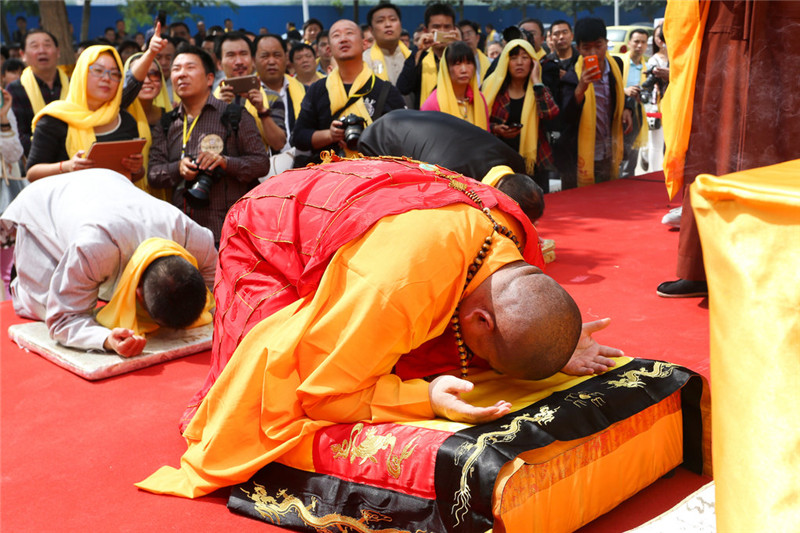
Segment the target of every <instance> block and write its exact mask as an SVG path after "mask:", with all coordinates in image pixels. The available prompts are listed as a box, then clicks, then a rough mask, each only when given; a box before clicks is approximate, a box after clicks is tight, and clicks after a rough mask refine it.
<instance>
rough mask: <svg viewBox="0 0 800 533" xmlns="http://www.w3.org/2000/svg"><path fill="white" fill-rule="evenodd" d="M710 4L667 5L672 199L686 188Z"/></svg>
mask: <svg viewBox="0 0 800 533" xmlns="http://www.w3.org/2000/svg"><path fill="white" fill-rule="evenodd" d="M709 4H710V2H699V1H698V0H682V1H681V2H668V3H667V10H666V11H665V13H664V39H665V40H666V41H667V42H668V43H669V66H670V69H669V90H668V91H667V92H666V93H665V94H664V99H663V100H661V111H662V113H663V118H662V119H661V123H662V124H663V127H664V147H665V152H664V178H665V180H666V185H667V193H668V194H669V198H670V200H671V199H672V198H674V197H675V194H677V192H678V191H680V190H681V189H683V167H684V164H685V163H686V150H687V149H688V148H689V133H690V132H691V130H692V110H693V102H694V86H695V82H696V80H697V66H698V65H699V63H700V51H701V49H702V44H703V31H704V30H705V27H706V20H707V19H708V10H709Z"/></svg>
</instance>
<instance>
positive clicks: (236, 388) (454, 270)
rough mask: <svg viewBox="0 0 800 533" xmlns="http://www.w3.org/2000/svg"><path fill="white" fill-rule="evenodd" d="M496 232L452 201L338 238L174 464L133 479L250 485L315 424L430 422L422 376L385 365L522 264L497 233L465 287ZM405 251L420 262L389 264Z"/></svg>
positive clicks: (251, 342)
mask: <svg viewBox="0 0 800 533" xmlns="http://www.w3.org/2000/svg"><path fill="white" fill-rule="evenodd" d="M492 214H493V216H495V217H497V218H498V219H499V220H498V221H499V222H500V223H501V224H509V223H510V222H509V219H508V218H506V217H504V216H503V215H502V213H501V212H499V211H497V210H495V211H493V212H492ZM510 227H512V228H514V229H513V231H515V233H516V234H519V233H518V231H517V228H516V226H515V225H514V223H512V225H511V226H510ZM491 233H492V225H491V223H490V222H489V220H488V218H487V217H486V216H485V215H484V214H483V213H481V212H480V211H479V210H477V209H474V208H471V207H468V206H465V205H454V206H448V207H444V208H440V209H426V210H413V211H409V212H407V213H403V214H400V215H395V216H391V217H387V218H384V219H382V220H381V221H379V222H378V223H377V224H375V225H374V226H373V227H372V229H370V231H369V232H368V233H367V234H366V235H365V236H364V237H362V238H359V239H355V240H354V241H351V242H349V243H348V244H346V245H344V246H343V247H342V248H340V249H339V251H337V252H336V254H335V256H334V257H333V259H332V260H331V263H330V264H329V265H328V267H327V268H326V271H325V274H324V275H323V277H322V280H321V282H320V285H319V287H318V288H317V290H316V292H315V293H314V294H311V295H308V296H306V297H305V298H302V299H301V300H298V301H297V302H294V303H292V304H290V305H289V306H287V307H286V308H284V309H282V310H280V311H278V312H277V313H275V314H273V315H272V316H270V317H268V318H266V319H265V320H264V321H262V322H261V323H259V324H258V325H256V326H255V327H254V328H253V329H252V330H251V331H250V332H249V333H248V334H247V336H246V337H245V338H244V339H243V340H242V342H241V344H240V345H239V347H238V348H237V349H236V351H235V352H234V354H233V357H232V358H231V360H230V361H229V362H228V364H227V366H226V367H225V369H224V371H223V372H222V374H221V375H220V377H219V379H218V380H217V382H216V383H215V384H214V386H213V387H212V388H211V390H210V391H209V393H208V396H207V397H206V398H205V400H203V403H202V404H201V405H200V408H199V410H198V411H197V414H196V415H195V416H194V418H193V419H192V422H191V424H190V425H189V427H188V428H187V429H186V432H185V433H184V436H185V437H186V439H187V443H188V450H187V451H186V453H185V454H184V455H183V457H182V458H181V467H180V470H176V469H174V468H171V467H162V468H161V469H160V470H158V471H157V472H156V473H154V474H153V475H151V476H150V477H149V478H147V479H146V480H144V481H142V482H140V483H138V484H137V486H138V487H139V488H142V489H145V490H148V491H151V492H157V493H165V494H174V495H178V496H184V497H197V496H202V495H204V494H208V493H210V492H212V491H214V490H216V489H217V488H219V487H222V486H226V485H233V484H236V483H240V482H243V481H246V480H247V479H249V478H250V477H251V476H252V475H253V474H254V473H255V472H257V471H258V470H259V469H261V468H262V467H263V466H264V465H266V464H268V463H270V462H272V461H275V460H277V459H279V458H280V457H281V456H283V455H284V454H286V453H288V452H290V451H292V450H293V448H294V447H295V446H296V445H297V444H298V443H300V442H301V441H302V440H303V438H304V437H305V436H307V435H311V434H313V433H314V432H315V431H317V430H318V429H320V428H323V427H326V426H330V425H333V424H335V423H340V422H355V421H360V420H363V421H370V422H371V423H380V422H390V421H395V422H396V421H409V420H422V419H431V418H433V417H434V414H433V412H432V410H431V406H430V400H429V398H428V383H427V382H426V381H425V380H421V379H413V380H408V381H401V380H400V379H399V378H398V377H397V376H396V375H394V374H392V373H391V370H392V368H393V367H394V365H395V363H396V362H397V360H398V359H399V358H400V357H401V356H402V355H403V354H405V353H408V352H409V351H411V350H412V349H413V348H415V347H417V346H420V345H421V344H422V343H424V342H425V341H427V340H429V339H432V338H435V337H438V336H439V335H441V334H442V333H443V332H445V330H446V329H447V328H448V327H449V323H450V318H451V316H452V314H453V312H454V310H455V308H456V305H458V302H459V301H460V299H461V298H462V297H463V296H464V295H466V294H469V293H471V292H472V291H473V290H474V289H475V288H476V287H478V285H480V284H481V282H483V281H484V280H485V279H486V278H487V277H488V276H489V275H490V274H491V273H493V272H495V271H496V270H497V269H499V268H500V267H502V266H503V265H506V264H508V263H510V262H513V261H518V260H521V256H520V254H519V252H518V251H517V249H516V246H514V245H513V243H511V241H510V240H509V239H506V238H501V237H499V236H497V235H495V239H494V243H493V244H492V248H491V250H490V252H489V254H488V255H487V256H486V259H485V260H484V263H483V265H482V267H481V268H480V269H479V270H478V272H477V274H476V276H475V278H474V279H473V280H472V281H471V282H470V284H469V286H468V287H467V289H466V290H465V294H464V295H462V288H463V284H464V280H465V279H466V275H467V269H468V267H469V266H470V264H472V261H473V259H474V256H475V253H476V250H480V248H481V245H482V244H483V242H484V239H485V238H486V236H487V235H490V234H491ZM409 235H414V236H415V238H414V239H411V240H410V241H409V239H408V236H409ZM400 243H402V244H400ZM434 244H435V245H434ZM442 249H446V250H447V251H448V252H447V253H446V254H442V253H441V250H442ZM401 250H402V253H403V254H406V255H410V256H412V257H414V258H415V261H413V262H398V261H392V260H391V258H392V257H395V256H396V255H397V254H398V253H400V251H401ZM420 302H425V305H421V304H420ZM454 363H455V362H454ZM456 364H457V363H456Z"/></svg>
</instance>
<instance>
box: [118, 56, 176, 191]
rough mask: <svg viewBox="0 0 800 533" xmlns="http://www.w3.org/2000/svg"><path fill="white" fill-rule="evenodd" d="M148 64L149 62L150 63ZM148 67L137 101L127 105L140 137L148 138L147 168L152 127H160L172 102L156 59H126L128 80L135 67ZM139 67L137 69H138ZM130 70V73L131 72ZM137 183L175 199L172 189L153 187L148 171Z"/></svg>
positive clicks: (144, 153)
mask: <svg viewBox="0 0 800 533" xmlns="http://www.w3.org/2000/svg"><path fill="white" fill-rule="evenodd" d="M148 63H149V65H148ZM145 66H147V73H146V75H145V77H144V80H143V81H142V82H141V89H140V90H139V96H138V97H137V98H136V100H134V102H133V103H132V104H131V105H130V106H128V109H127V111H128V113H130V114H131V115H132V116H133V118H135V119H136V123H137V125H138V127H139V133H140V136H141V137H143V138H144V139H146V140H147V143H146V144H145V145H144V149H143V150H142V156H143V158H144V168H145V171H146V170H147V162H148V160H149V155H150V145H151V144H152V142H153V136H152V135H151V133H150V128H151V127H160V126H159V123H160V121H161V116H162V115H163V114H164V113H166V112H169V111H171V110H172V104H171V103H170V101H169V95H168V94H167V88H166V82H165V80H164V74H163V73H162V71H161V66H160V65H159V64H158V61H155V60H153V59H151V60H149V61H148V58H147V57H146V56H145V54H142V53H138V54H134V55H132V56H131V57H130V58H129V59H128V61H126V62H125V76H126V83H127V82H128V79H129V77H130V76H131V75H135V74H133V73H134V69H136V70H139V69H143V68H144V67H145ZM137 67H138V68H137ZM129 73H131V74H129ZM134 184H135V185H136V186H137V187H139V188H140V189H142V190H143V191H146V192H148V193H150V194H151V195H153V196H155V197H156V198H159V199H161V200H165V201H170V199H171V198H172V189H171V188H167V189H164V188H158V187H153V186H151V185H150V183H149V182H148V180H147V172H145V173H144V176H142V178H141V179H139V180H136V181H134Z"/></svg>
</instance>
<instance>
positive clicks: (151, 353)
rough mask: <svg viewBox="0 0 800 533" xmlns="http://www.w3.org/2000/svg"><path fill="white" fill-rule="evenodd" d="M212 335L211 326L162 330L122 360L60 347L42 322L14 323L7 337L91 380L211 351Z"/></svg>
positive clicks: (113, 356) (109, 354) (121, 358)
mask: <svg viewBox="0 0 800 533" xmlns="http://www.w3.org/2000/svg"><path fill="white" fill-rule="evenodd" d="M212 332H213V324H207V325H205V326H201V327H198V328H192V329H177V330H176V329H167V328H161V329H159V330H158V331H157V332H155V333H152V334H148V335H147V344H146V345H145V347H144V351H143V352H142V353H141V354H140V355H137V356H136V357H130V358H125V357H121V356H119V355H117V354H115V353H109V352H97V351H94V350H90V351H85V350H80V349H76V348H68V347H66V346H62V345H61V344H58V343H57V342H56V341H54V340H53V339H51V338H50V334H49V332H48V331H47V326H46V325H45V323H44V322H29V323H25V324H15V325H13V326H10V327H9V328H8V336H9V337H10V338H11V340H13V341H14V342H16V343H17V345H19V347H20V348H24V349H26V350H28V351H31V352H34V353H37V354H39V355H41V356H42V357H44V358H45V359H48V360H50V361H52V362H53V363H55V364H57V365H58V366H61V367H63V368H66V369H67V370H69V371H70V372H73V373H75V374H78V375H79V376H81V377H82V378H85V379H88V380H90V381H95V380H98V379H104V378H108V377H111V376H117V375H119V374H124V373H126V372H132V371H134V370H139V369H140V368H145V367H148V366H152V365H156V364H158V363H163V362H165V361H171V360H172V359H177V358H178V357H184V356H187V355H191V354H194V353H197V352H202V351H203V350H208V349H209V348H211V334H212Z"/></svg>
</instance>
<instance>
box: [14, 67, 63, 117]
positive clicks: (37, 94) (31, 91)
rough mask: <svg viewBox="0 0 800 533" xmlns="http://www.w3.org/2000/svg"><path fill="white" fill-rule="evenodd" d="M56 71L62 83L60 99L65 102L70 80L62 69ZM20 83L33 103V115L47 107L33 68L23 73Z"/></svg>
mask: <svg viewBox="0 0 800 533" xmlns="http://www.w3.org/2000/svg"><path fill="white" fill-rule="evenodd" d="M56 71H57V76H58V79H59V80H60V81H61V96H59V99H60V100H64V99H65V98H66V97H67V94H68V93H69V78H68V77H67V74H66V73H65V72H64V71H63V70H62V69H60V68H58V69H56ZM19 82H20V84H21V85H22V88H23V89H25V92H26V93H27V94H28V100H30V102H31V108H33V114H34V115H35V114H37V113H39V111H41V110H42V109H44V106H45V103H44V97H43V96H42V91H41V89H39V84H38V83H37V82H36V76H34V74H33V71H32V70H31V67H25V70H23V71H22V75H21V76H20V77H19Z"/></svg>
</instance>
